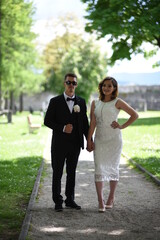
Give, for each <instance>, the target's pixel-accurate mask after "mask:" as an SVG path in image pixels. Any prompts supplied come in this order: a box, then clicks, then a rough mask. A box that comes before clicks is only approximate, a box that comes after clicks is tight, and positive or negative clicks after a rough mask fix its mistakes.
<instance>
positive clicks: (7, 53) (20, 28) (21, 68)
mask: <svg viewBox="0 0 160 240" xmlns="http://www.w3.org/2000/svg"><path fill="white" fill-rule="evenodd" d="M33 13H34V8H33V3H32V2H29V1H25V0H8V1H7V4H6V1H5V0H1V8H0V15H1V18H0V19H1V20H0V21H1V22H0V41H1V49H0V55H1V66H0V77H1V78H0V86H1V87H0V89H1V94H2V95H3V98H9V97H10V96H12V98H11V99H13V95H14V96H17V97H18V96H19V95H20V94H21V93H22V92H23V93H28V92H31V91H32V92H34V91H36V90H37V88H38V87H40V86H41V82H42V81H43V79H42V78H41V77H39V74H37V70H36V68H37V66H36V64H37V62H38V55H37V52H36V50H35V49H36V48H35V44H34V40H35V38H36V35H35V34H34V33H33V32H32V31H31V27H32V24H33V19H32V15H33ZM10 105H11V106H13V104H12V103H11V104H10ZM0 106H1V105H0Z"/></svg>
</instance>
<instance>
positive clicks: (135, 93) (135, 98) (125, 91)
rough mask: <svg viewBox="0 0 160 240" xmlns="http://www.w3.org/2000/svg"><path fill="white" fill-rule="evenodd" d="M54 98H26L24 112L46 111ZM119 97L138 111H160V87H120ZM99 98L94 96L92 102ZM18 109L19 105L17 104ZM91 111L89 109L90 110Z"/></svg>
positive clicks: (47, 96)
mask: <svg viewBox="0 0 160 240" xmlns="http://www.w3.org/2000/svg"><path fill="white" fill-rule="evenodd" d="M52 97H54V94H53V93H51V92H43V93H39V94H35V95H33V96H24V110H26V111H28V110H29V109H30V108H32V109H33V110H34V111H45V110H46V108H47V106H48V103H49V100H50V99H51V98H52ZM119 97H120V98H122V99H123V100H124V101H126V102H127V103H128V104H130V105H131V106H132V107H133V108H135V109H136V110H138V111H146V110H160V86H159V85H155V86H120V87H119ZM95 98H98V94H93V95H92V97H91V100H93V99H95ZM17 107H18V103H17ZM88 109H89V108H88Z"/></svg>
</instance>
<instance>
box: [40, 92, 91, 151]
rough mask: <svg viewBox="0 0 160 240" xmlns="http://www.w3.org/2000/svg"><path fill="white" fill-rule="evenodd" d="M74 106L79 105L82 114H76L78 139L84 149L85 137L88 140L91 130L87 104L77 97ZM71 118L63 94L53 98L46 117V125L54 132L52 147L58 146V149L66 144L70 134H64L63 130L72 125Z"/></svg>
mask: <svg viewBox="0 0 160 240" xmlns="http://www.w3.org/2000/svg"><path fill="white" fill-rule="evenodd" d="M74 105H79V107H80V112H77V113H74V114H76V117H77V122H78V133H79V134H78V137H79V143H80V147H81V148H82V149H84V138H83V135H84V136H85V137H86V139H87V135H88V129H89V124H88V118H87V114H86V112H87V108H86V102H85V100H84V99H83V98H81V97H79V96H75V104H74ZM73 111H74V110H73ZM70 116H71V113H70V110H69V108H68V105H67V103H66V101H65V98H64V95H63V94H62V95H59V96H56V97H54V98H51V100H50V103H49V106H48V109H47V112H46V115H45V119H44V125H46V126H47V127H49V128H51V129H52V130H53V137H52V145H56V146H57V147H58V146H59V144H60V145H61V146H62V145H63V144H65V143H66V141H67V139H68V134H67V133H64V132H63V128H64V126H65V125H66V124H68V123H71V122H70Z"/></svg>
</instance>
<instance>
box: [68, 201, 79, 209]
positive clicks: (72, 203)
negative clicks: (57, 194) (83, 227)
mask: <svg viewBox="0 0 160 240" xmlns="http://www.w3.org/2000/svg"><path fill="white" fill-rule="evenodd" d="M65 204H66V208H74V209H76V210H80V209H81V206H79V205H77V203H75V202H74V201H72V202H67V201H65Z"/></svg>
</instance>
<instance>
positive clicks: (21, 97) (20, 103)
mask: <svg viewBox="0 0 160 240" xmlns="http://www.w3.org/2000/svg"><path fill="white" fill-rule="evenodd" d="M19 111H20V112H23V93H21V95H20V97H19Z"/></svg>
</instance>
